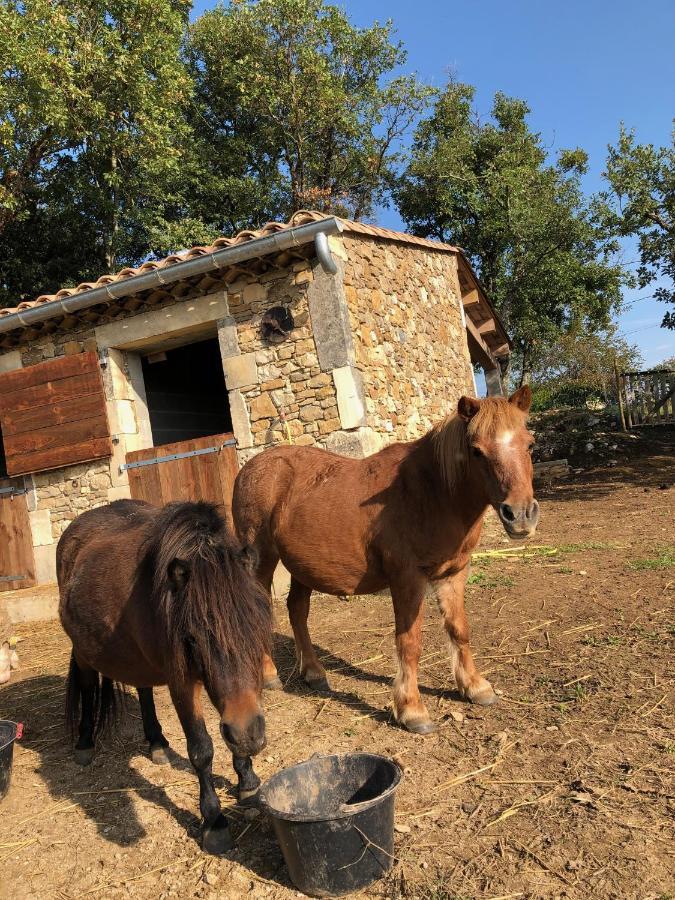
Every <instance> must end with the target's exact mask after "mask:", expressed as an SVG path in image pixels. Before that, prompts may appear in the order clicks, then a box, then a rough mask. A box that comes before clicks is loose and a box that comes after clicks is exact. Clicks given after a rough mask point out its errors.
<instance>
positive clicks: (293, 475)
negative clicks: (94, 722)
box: [232, 386, 539, 734]
mask: <svg viewBox="0 0 675 900" xmlns="http://www.w3.org/2000/svg"><path fill="white" fill-rule="evenodd" d="M531 398H532V395H531V392H530V389H529V387H527V386H524V387H522V388H520V389H519V390H517V391H516V392H515V394H514V395H513V396H512V397H511V399H510V400H505V399H503V398H501V397H500V398H496V397H488V398H486V399H485V400H476V399H473V398H470V397H462V398H461V399H460V400H459V403H458V407H457V414H456V415H455V416H452V417H450V418H448V419H446V420H445V421H444V422H442V423H441V424H440V425H438V426H436V427H435V428H433V429H432V430H431V431H429V432H428V433H427V434H426V435H425V436H424V437H422V438H421V439H420V440H417V441H413V442H412V443H398V444H392V445H390V446H389V447H386V448H385V449H383V450H381V451H380V452H379V453H375V454H374V455H373V456H369V457H368V458H366V459H349V458H345V457H341V456H336V455H335V454H332V453H329V452H327V451H325V450H319V449H317V448H313V447H291V446H283V447H281V446H280V447H274V448H272V449H270V450H267V451H265V452H264V453H261V454H260V455H258V456H255V457H254V458H253V459H251V460H250V461H249V462H248V463H247V464H246V465H245V466H244V467H243V469H242V470H241V472H240V473H239V475H238V476H237V480H236V482H235V486H234V499H233V506H232V512H233V516H234V521H235V524H236V528H237V531H238V533H239V537H240V538H241V539H242V540H243V541H244V542H245V543H247V544H250V545H251V546H252V547H254V548H255V550H256V551H257V554H258V568H257V571H258V577H259V579H260V581H261V583H262V585H263V586H264V587H265V588H266V589H267V590H268V591H269V589H270V585H271V581H272V575H273V572H274V569H275V567H276V565H277V563H278V561H279V559H281V561H282V562H283V564H284V566H285V567H286V568H287V569H288V571H289V572H290V573H291V589H290V593H289V595H288V611H289V615H290V620H291V625H292V627H293V634H294V636H295V643H296V649H297V653H298V659H299V663H300V668H301V673H302V675H303V677H304V679H305V681H307V683H308V684H310V685H311V686H313V687H315V688H318V689H324V690H325V689H328V682H327V679H326V672H325V670H324V668H323V666H322V665H321V663H320V662H319V660H318V658H317V656H316V653H315V651H314V648H313V646H312V642H311V638H310V635H309V631H308V628H307V616H308V613H309V600H310V595H311V593H312V590H317V591H322V592H324V593H327V594H338V595H339V594H348V595H349V594H364V593H365V594H368V593H374V592H376V591H380V590H382V589H383V588H386V587H389V588H390V589H391V595H392V600H393V603H394V617H395V633H396V651H397V655H398V664H399V666H398V674H397V675H396V678H395V679H394V712H395V715H396V718H397V720H398V721H399V722H400V723H401V724H402V725H404V726H405V727H406V728H408V729H409V730H410V731H416V732H418V733H422V734H425V733H427V732H430V731H432V730H433V729H434V725H433V724H432V722H431V720H430V718H429V714H428V712H427V710H426V707H425V705H424V703H423V702H422V699H421V697H420V693H419V689H418V685H417V669H418V663H419V659H420V654H421V650H422V640H421V629H422V616H423V599H424V595H425V592H426V589H427V587H429V586H431V587H432V588H434V589H435V593H436V597H437V599H438V604H439V607H440V610H441V613H442V615H443V619H444V623H445V628H446V631H447V633H448V636H449V638H450V648H451V655H452V667H453V674H454V677H455V680H456V683H457V686H458V688H459V690H460V691H461V693H462V694H463V695H464V697H465V698H467V699H468V700H471V701H472V702H474V703H480V704H481V705H485V706H487V705H489V704H492V703H495V702H496V700H497V697H496V695H495V692H494V691H493V689H492V686H491V685H490V683H489V682H488V681H486V679H485V678H483V677H482V676H481V675H480V673H479V672H478V670H477V669H476V666H475V664H474V661H473V657H472V654H471V649H470V647H469V627H468V624H467V618H466V613H465V611H464V585H465V583H466V578H467V575H468V573H469V563H470V560H471V552H472V550H473V549H474V548H475V547H476V545H477V544H478V539H479V537H480V531H481V525H482V523H483V518H484V516H485V513H486V511H487V509H488V507H489V506H493V507H494V508H495V510H496V511H497V513H498V515H499V518H500V519H501V522H502V524H503V526H504V528H505V530H506V532H507V534H508V535H509V536H510V537H512V538H522V537H527V536H529V535H531V534H533V533H534V531H535V529H536V526H537V520H538V518H539V507H538V504H537V501H536V500H534V498H533V490H532V461H531V458H530V451H531V447H532V444H533V438H532V435H531V434H530V433H529V432H528V430H527V427H526V418H527V412H528V410H529V408H530V402H531ZM264 680H265V685H266V687H277V688H278V687H280V682H279V679H278V677H277V673H276V669H275V667H274V663H273V662H272V660H271V659H270V658H266V660H265V671H264Z"/></svg>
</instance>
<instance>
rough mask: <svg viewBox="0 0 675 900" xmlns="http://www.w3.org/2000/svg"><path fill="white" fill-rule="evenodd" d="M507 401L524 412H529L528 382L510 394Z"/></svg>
mask: <svg viewBox="0 0 675 900" xmlns="http://www.w3.org/2000/svg"><path fill="white" fill-rule="evenodd" d="M509 403H513V405H514V406H517V407H518V409H522V411H523V412H524V413H526V412H529V410H530V406H531V404H532V388H531V387H530V386H529V384H524V385H523V386H522V387H519V388H518V390H517V391H516V392H515V394H511V396H510V397H509Z"/></svg>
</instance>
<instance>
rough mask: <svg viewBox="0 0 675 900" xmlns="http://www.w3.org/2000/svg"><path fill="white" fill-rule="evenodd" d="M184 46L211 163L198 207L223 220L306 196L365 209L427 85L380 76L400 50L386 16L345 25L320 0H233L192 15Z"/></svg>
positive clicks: (276, 211) (312, 201)
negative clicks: (194, 19)
mask: <svg viewBox="0 0 675 900" xmlns="http://www.w3.org/2000/svg"><path fill="white" fill-rule="evenodd" d="M188 53H189V58H190V61H191V65H192V69H193V72H194V77H195V81H196V85H197V101H198V102H197V110H198V116H197V117H195V120H194V122H193V125H194V128H195V132H196V133H197V135H198V136H199V139H200V140H201V142H202V143H201V149H202V151H205V154H204V164H205V165H206V167H207V168H208V170H209V172H210V173H211V178H210V179H209V180H208V181H207V183H206V184H205V185H204V187H203V189H202V190H201V191H200V199H199V204H200V207H201V208H200V214H202V215H204V212H206V215H207V218H208V220H209V221H213V222H219V221H221V219H222V216H223V214H222V212H219V209H220V210H222V209H223V208H224V209H225V210H227V216H228V220H229V223H230V224H231V225H233V226H235V227H236V226H237V225H239V224H241V223H246V222H248V221H250V220H251V217H253V218H254V219H255V220H257V221H260V219H261V218H263V217H264V216H265V215H282V216H285V215H288V214H290V213H291V212H293V211H294V210H296V209H300V208H307V207H309V208H312V209H320V210H324V211H333V212H337V213H343V214H347V215H350V216H353V217H355V218H360V217H362V216H365V215H369V214H371V213H372V211H373V209H374V206H375V205H376V204H377V203H378V202H380V201H381V200H382V199H383V197H384V192H385V190H386V187H387V184H388V182H389V180H390V179H391V177H392V172H393V170H394V168H395V166H396V163H397V162H398V159H399V152H398V141H399V139H400V138H401V136H402V135H403V134H404V133H405V132H406V131H407V129H408V128H409V126H410V124H411V122H412V120H413V119H414V118H415V117H416V116H417V115H418V114H419V112H420V111H421V109H422V107H423V105H424V103H425V99H426V97H427V96H428V94H429V90H428V89H427V88H424V87H422V86H421V85H420V84H418V82H417V81H416V79H415V78H414V77H412V76H398V77H392V76H391V73H392V71H393V70H394V68H396V67H397V66H400V65H402V64H403V63H404V61H405V56H406V54H405V51H404V50H403V48H402V46H401V44H400V43H394V42H392V25H391V23H387V24H385V25H378V24H374V25H372V26H371V27H370V28H363V29H361V28H357V27H355V26H354V25H352V24H351V23H350V21H349V20H348V18H347V16H346V15H345V13H344V11H343V10H342V9H340V8H338V7H337V6H332V5H329V4H327V3H325V2H324V0H234V2H232V3H231V4H230V5H229V6H228V7H223V6H220V7H217V8H216V9H214V10H211V11H209V12H206V13H205V14H204V15H203V16H202V17H201V18H200V19H199V20H198V21H197V23H196V24H195V26H194V27H193V28H192V29H191V31H190V35H189V43H188ZM223 197H225V203H224V204H223V199H222V198H223ZM204 207H206V208H205V209H204Z"/></svg>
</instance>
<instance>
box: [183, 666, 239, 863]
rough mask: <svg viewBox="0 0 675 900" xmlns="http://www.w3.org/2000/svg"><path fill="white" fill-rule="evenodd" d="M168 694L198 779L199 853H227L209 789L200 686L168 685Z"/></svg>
mask: <svg viewBox="0 0 675 900" xmlns="http://www.w3.org/2000/svg"><path fill="white" fill-rule="evenodd" d="M169 690H170V691H171V699H172V700H173V704H174V706H175V707H176V712H177V713H178V718H179V719H180V723H181V725H182V726H183V731H184V732H185V739H186V741H187V750H188V756H189V757H190V762H191V763H192V765H193V766H194V769H195V772H196V773H197V778H199V809H200V811H201V814H202V820H203V821H202V849H203V850H204V851H205V852H206V853H213V854H216V855H218V854H222V853H227V851H228V850H231V849H232V846H233V843H232V838H231V836H230V828H229V825H228V823H227V819H226V818H225V816H224V815H223V813H222V812H221V808H220V801H219V800H218V796H217V794H216V790H215V787H214V785H213V774H212V772H211V765H212V763H213V741H212V740H211V738H210V736H209V733H208V731H207V730H206V725H205V724H204V714H203V712H202V704H201V698H200V693H201V686H200V685H199V684H196V683H195V684H190V683H181V684H177V685H170V686H169Z"/></svg>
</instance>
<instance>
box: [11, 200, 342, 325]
mask: <svg viewBox="0 0 675 900" xmlns="http://www.w3.org/2000/svg"><path fill="white" fill-rule="evenodd" d="M343 230H344V225H343V224H342V222H341V221H340V220H339V219H337V218H336V217H335V216H331V217H330V218H327V219H321V220H320V221H318V222H310V223H309V224H307V225H298V226H297V227H295V228H285V229H283V230H281V231H278V232H276V233H275V234H269V235H266V236H265V237H259V238H253V239H252V240H250V241H245V242H243V243H241V244H234V245H233V246H230V247H223V248H222V249H221V250H215V251H213V252H212V253H206V254H204V255H203V256H197V257H195V258H194V259H188V260H185V261H184V262H179V263H174V264H173V265H171V266H166V267H160V268H157V269H153V271H151V272H144V273H143V274H142V275H132V276H131V277H130V278H125V279H123V280H121V281H116V282H113V283H112V284H106V285H102V286H101V287H97V288H91V290H88V291H81V292H80V293H78V294H72V295H71V296H69V297H61V298H59V299H57V300H49V301H47V302H46V303H41V304H40V305H39V306H31V307H29V308H28V309H22V310H19V311H17V312H14V313H10V314H9V315H6V316H0V334H3V333H5V332H7V331H13V330H14V329H15V328H25V327H27V326H30V325H35V324H36V323H38V322H44V321H46V320H47V319H52V318H54V317H55V316H64V315H72V314H73V313H76V312H80V311H81V310H83V309H88V308H89V307H91V306H96V305H98V304H99V303H111V302H114V301H115V300H120V299H122V298H123V297H129V296H131V295H132V294H138V293H140V292H141V291H147V290H151V289H153V288H158V287H166V286H167V285H170V284H174V283H175V282H177V281H182V280H184V279H187V278H192V277H194V276H195V275H203V274H205V273H207V272H211V271H213V270H214V269H227V268H229V267H230V266H232V265H236V264H237V263H241V262H244V261H245V260H249V259H253V258H255V257H261V256H268V255H269V254H271V253H278V252H280V251H282V250H288V249H290V248H292V247H300V246H302V245H304V244H308V243H310V242H311V241H313V242H314V247H315V251H316V256H317V259H318V260H319V262H320V264H321V266H322V268H323V269H324V270H325V271H326V272H328V273H329V274H331V275H334V274H335V273H336V272H337V266H336V264H335V260H334V259H333V257H332V255H331V252H330V247H329V244H328V236H329V235H331V234H340V233H341V232H342V231H343Z"/></svg>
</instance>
